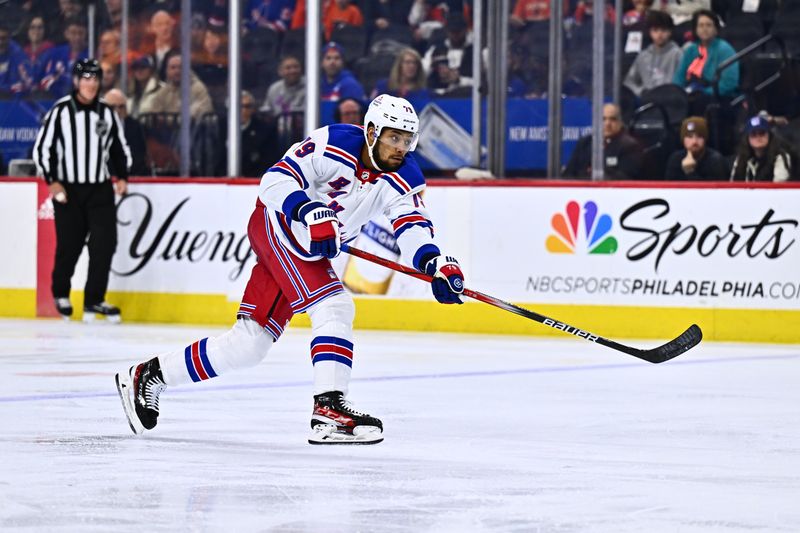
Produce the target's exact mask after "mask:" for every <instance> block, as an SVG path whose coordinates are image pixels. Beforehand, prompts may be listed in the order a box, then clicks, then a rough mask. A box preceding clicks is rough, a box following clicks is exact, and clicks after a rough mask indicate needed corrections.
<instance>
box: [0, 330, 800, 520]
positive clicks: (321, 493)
mask: <svg viewBox="0 0 800 533" xmlns="http://www.w3.org/2000/svg"><path fill="white" fill-rule="evenodd" d="M532 327H536V326H535V325H532ZM222 331H223V330H221V329H218V328H217V329H214V328H188V327H174V326H142V325H127V324H126V325H121V326H109V325H102V324H98V325H85V324H81V323H63V322H61V321H55V320H39V321H10V320H7V321H0V339H1V340H2V343H0V428H2V430H1V431H0V529H2V530H4V531H5V530H30V531H54V530H55V531H111V530H112V529H113V530H114V531H137V532H142V531H145V532H148V533H149V532H150V531H179V530H188V531H288V532H316V531H324V532H353V531H381V532H383V531H388V532H395V531H397V532H401V531H402V532H412V531H413V532H417V531H459V532H460V531H492V532H495V531H499V532H512V531H513V532H528V531H543V532H551V531H552V532H584V531H590V532H593V531H609V532H629V531H646V532H659V531H676V532H693V531H698V532H699V531H702V532H718V531H719V532H721V531H747V532H753V531H765V532H792V533H796V532H798V531H800V347H798V346H764V345H759V346H752V345H733V344H712V343H704V344H702V345H701V346H699V347H698V348H696V349H694V350H692V351H690V352H689V353H687V354H684V355H682V356H681V357H680V358H678V359H676V360H674V361H671V362H668V363H665V364H663V365H650V364H648V363H645V362H641V361H639V360H637V359H634V358H631V357H629V356H626V355H623V354H619V353H616V352H613V351H610V350H608V349H605V348H603V347H600V346H595V345H591V344H589V343H586V342H580V341H574V340H571V339H565V340H540V339H534V338H519V337H494V336H470V335H443V334H419V333H397V332H393V333H379V332H358V333H357V335H356V364H355V366H354V372H353V376H354V380H353V383H352V386H351V398H352V399H353V400H354V402H355V404H356V407H358V408H362V409H364V410H366V411H368V412H370V413H372V414H374V415H377V416H379V417H380V418H382V419H383V422H384V424H385V427H386V440H385V442H383V443H382V444H379V445H376V446H353V447H317V446H310V445H308V444H307V443H306V437H307V432H308V429H309V415H310V410H311V382H310V379H311V364H310V358H309V355H308V342H309V340H310V339H309V337H310V335H309V331H308V330H302V329H300V330H290V331H289V332H287V334H286V335H285V336H284V338H283V339H281V341H280V342H279V343H278V344H277V345H276V346H275V347H274V349H273V351H272V352H271V353H270V354H269V356H268V358H267V360H266V361H265V362H264V363H262V364H261V365H259V366H258V367H256V368H254V369H251V370H249V371H244V372H241V373H238V374H229V375H226V376H223V377H220V378H217V379H215V380H212V381H211V382H207V383H202V384H196V385H193V386H186V387H182V388H171V389H168V390H167V391H166V392H165V393H164V395H163V396H162V402H161V408H162V417H161V422H160V424H159V426H158V427H157V428H156V430H155V431H153V432H150V433H149V434H147V435H145V436H144V437H138V438H137V437H135V436H134V435H133V434H132V433H131V432H130V430H129V428H128V425H127V422H126V421H125V419H124V415H123V413H122V409H121V407H120V402H119V399H118V397H117V393H116V389H115V387H114V384H113V375H114V373H115V372H116V371H118V370H120V369H122V368H125V367H127V366H128V365H130V364H131V363H133V362H134V361H138V360H141V359H143V358H145V357H149V356H150V355H152V354H156V353H158V352H161V351H165V350H167V349H172V348H176V347H181V346H183V345H186V344H188V343H189V342H191V341H193V340H195V339H197V338H201V337H204V336H207V335H209V334H212V335H213V334H219V333H221V332H222ZM676 333H678V332H676ZM657 344H658V342H657V341H648V342H646V343H644V345H645V346H655V345H657ZM143 526H144V527H143Z"/></svg>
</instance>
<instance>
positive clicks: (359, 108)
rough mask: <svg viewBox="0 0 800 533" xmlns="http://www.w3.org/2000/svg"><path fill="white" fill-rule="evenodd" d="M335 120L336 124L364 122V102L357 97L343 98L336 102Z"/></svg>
mask: <svg viewBox="0 0 800 533" xmlns="http://www.w3.org/2000/svg"><path fill="white" fill-rule="evenodd" d="M333 122H334V123H336V124H354V125H356V126H362V125H363V124H364V104H362V103H361V101H359V100H356V99H355V98H343V99H342V100H339V101H338V102H337V103H336V109H334V110H333Z"/></svg>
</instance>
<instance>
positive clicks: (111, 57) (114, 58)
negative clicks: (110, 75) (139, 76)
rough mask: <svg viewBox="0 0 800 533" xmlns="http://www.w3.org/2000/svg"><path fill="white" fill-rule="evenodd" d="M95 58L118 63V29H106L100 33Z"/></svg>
mask: <svg viewBox="0 0 800 533" xmlns="http://www.w3.org/2000/svg"><path fill="white" fill-rule="evenodd" d="M97 59H98V60H100V61H108V62H109V63H111V64H112V65H119V64H120V61H121V60H122V47H121V34H120V32H119V30H106V31H104V32H103V33H102V34H101V35H100V42H99V44H98V45H97Z"/></svg>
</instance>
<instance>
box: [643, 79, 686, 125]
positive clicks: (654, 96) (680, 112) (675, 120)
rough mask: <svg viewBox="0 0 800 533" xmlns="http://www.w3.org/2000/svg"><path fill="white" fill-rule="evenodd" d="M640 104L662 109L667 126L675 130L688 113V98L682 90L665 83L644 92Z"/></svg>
mask: <svg viewBox="0 0 800 533" xmlns="http://www.w3.org/2000/svg"><path fill="white" fill-rule="evenodd" d="M641 103H642V105H643V106H644V105H645V104H650V103H652V104H655V105H657V106H660V107H661V108H663V109H664V111H665V112H666V114H667V120H668V123H669V126H670V127H671V128H672V129H675V130H677V128H678V127H680V124H681V122H682V121H683V119H685V118H686V116H687V115H688V113H689V96H688V95H687V94H686V91H685V90H683V88H681V87H678V86H677V85H673V84H671V83H667V84H665V85H660V86H658V87H653V88H652V89H649V90H647V91H644V92H643V93H642V96H641Z"/></svg>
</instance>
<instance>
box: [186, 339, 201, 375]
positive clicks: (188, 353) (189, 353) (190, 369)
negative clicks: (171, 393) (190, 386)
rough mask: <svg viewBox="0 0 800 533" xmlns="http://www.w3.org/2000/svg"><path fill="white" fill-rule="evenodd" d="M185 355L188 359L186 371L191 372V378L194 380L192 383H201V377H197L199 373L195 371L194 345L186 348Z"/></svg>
mask: <svg viewBox="0 0 800 533" xmlns="http://www.w3.org/2000/svg"><path fill="white" fill-rule="evenodd" d="M183 355H184V357H185V359H186V370H187V371H188V372H189V377H190V378H192V381H194V382H198V381H200V376H198V375H197V372H196V371H195V369H194V364H193V363H192V345H191V344H190V345H189V346H187V347H186V349H185V350H184V351H183Z"/></svg>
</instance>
